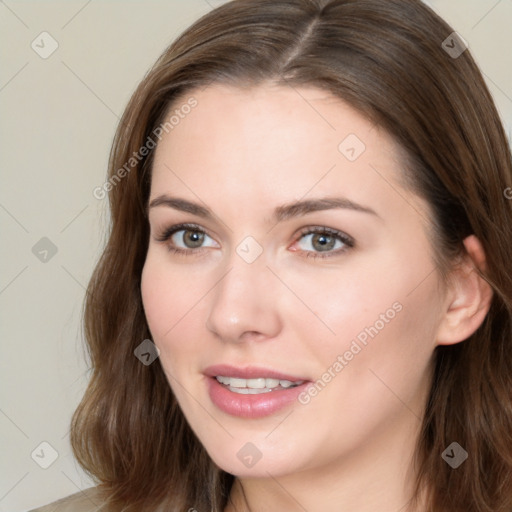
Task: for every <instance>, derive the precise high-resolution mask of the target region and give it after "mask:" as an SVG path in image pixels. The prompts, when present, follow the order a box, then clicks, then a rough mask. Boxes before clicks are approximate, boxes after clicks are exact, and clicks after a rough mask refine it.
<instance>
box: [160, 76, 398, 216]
mask: <svg viewBox="0 0 512 512" xmlns="http://www.w3.org/2000/svg"><path fill="white" fill-rule="evenodd" d="M191 98H193V101H194V103H195V106H194V107H193V108H191V109H190V108H183V106H184V105H186V104H188V103H190V100H191ZM180 109H182V110H180ZM172 115H174V116H175V118H176V119H175V121H176V120H177V119H178V117H179V121H178V122H177V123H175V124H174V123H173V125H172V129H170V130H169V131H168V132H166V133H164V134H163V137H162V139H161V141H160V142H159V143H158V145H157V148H156V154H155V159H154V163H153V179H152V193H151V195H152V196H153V197H154V196H155V195H157V194H160V193H174V194H180V195H182V196H187V197H189V198H191V197H193V196H194V195H195V196H197V197H196V199H197V198H198V197H199V198H202V199H204V200H205V201H206V202H208V203H209V204H210V203H211V202H212V201H213V202H217V204H218V205H219V206H220V205H221V203H222V201H224V202H225V201H230V202H231V203H234V204H244V206H245V207H246V206H247V203H249V202H251V201H255V202H259V203H261V202H262V201H265V202H268V201H272V202H275V203H276V204H279V203H282V202H286V201H289V200H291V199H298V198H302V197H304V196H305V195H307V194H314V195H315V196H319V195H329V194H332V193H334V192H335V193H343V195H346V196H349V197H350V198H351V199H353V200H355V201H358V200H360V201H363V202H364V201H366V202H367V199H368V198H369V197H371V198H372V201H373V203H374V204H376V205H377V207H378V204H379V202H380V203H382V204H381V207H384V206H385V203H386V202H387V201H389V200H396V191H394V192H393V191H392V188H391V189H390V183H393V184H394V186H399V185H398V183H399V179H400V174H401V172H403V170H402V169H401V166H402V162H401V159H400V152H399V150H398V147H397V145H396V144H395V142H394V141H393V139H392V138H391V137H390V136H389V135H388V134H386V133H385V132H384V131H383V130H381V129H379V127H377V126H376V125H374V124H373V123H372V122H371V121H369V120H368V119H365V118H364V117H363V116H362V115H361V114H359V113H358V112H357V111H355V110H354V109H353V108H351V107H350V106H349V105H347V104H346V103H345V102H343V101H342V100H341V99H339V98H337V97H335V96H333V95H331V94H329V93H328V92H326V91H323V90H321V89H317V88H300V89H298V88H292V87H288V86H276V85H265V86H258V87H252V88H235V87H229V86H224V85H213V86H210V87H208V88H206V89H204V90H194V91H191V92H190V93H187V94H184V95H182V96H181V97H180V99H178V100H176V101H175V102H174V103H173V105H172V107H171V108H170V109H169V111H168V113H167V116H166V119H168V118H169V116H172ZM390 192H392V193H391V194H390ZM210 206H216V205H211V204H210Z"/></svg>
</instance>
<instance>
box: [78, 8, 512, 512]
mask: <svg viewBox="0 0 512 512" xmlns="http://www.w3.org/2000/svg"><path fill="white" fill-rule="evenodd" d="M452 32H453V30H452V29H450V27H449V26H448V25H446V24H445V23H444V22H443V21H442V20H440V19H439V18H438V17H437V16H436V15H435V14H434V13H433V12H432V11H430V10H429V9H428V8H427V7H426V6H424V5H423V4H421V3H420V2H411V1H407V2H406V1H403V0H400V1H399V0H393V1H390V2H385V3H383V2H378V1H359V2H348V1H333V2H327V1H306V0H304V1H298V0H297V1H292V0H289V1H283V2H273V1H272V2H271V1H258V2H249V1H244V0H238V1H236V2H232V3H228V4H226V5H224V6H222V7H220V8H218V9H216V10H214V11H212V12H211V13H210V14H209V15H207V16H205V17H204V18H202V19H201V20H199V21H198V22H197V23H195V24H194V25H193V26H192V27H191V28H190V29H189V30H187V31H186V32H185V33H184V34H183V35H182V36H181V37H180V38H178V40H177V41H175V42H174V43H173V44H172V45H171V46H170V47H169V48H168V49H167V50H166V51H165V52H164V54H163V55H162V56H161V57H160V59H159V60H158V61H157V63H156V64H155V66H154V67H153V69H152V70H151V71H150V72H149V73H148V75H147V76H146V77H145V78H144V80H143V81H142V83H141V84H140V86H139V87H138V89H137V91H136V92H135V94H134V95H133V97H132V99H131V101H130V103H129V105H128V107H127V109H126V111H125V114H124V116H123V118H122V121H121V124H120V126H119V129H118V132H117V134H116V139H115V141H114V146H113V150H112V154H111V162H110V180H111V181H110V183H111V184H112V186H111V187H110V188H111V190H110V194H109V199H110V207H111V212H112V215H111V219H112V225H111V231H110V236H109V240H108V243H107V246H106V248H105V251H104V254H103V256H102V259H101V261H100V262H99V264H98V267H97V269H96V272H95V274H94V276H93V278H92V280H91V285H90V288H89V292H90V293H89V294H88V301H87V309H86V334H87V339H88V342H89V346H90V349H91V357H92V365H93V376H92V380H91V383H90V386H89V389H88V391H87V394H86V396H85V398H84V400H83V402H82V404H81V405H80V407H79V409H78V410H77V413H76V414H75V417H74V430H73V432H72V440H73V446H74V449H75V453H76V455H77V457H78V459H79V461H81V463H82V464H83V465H84V467H86V468H87V469H88V470H89V471H90V472H91V473H92V474H94V475H95V476H97V478H98V479H99V480H100V481H102V482H104V483H105V484H108V485H109V486H110V490H111V494H112V497H113V499H117V500H118V502H119V503H122V502H123V501H124V502H125V503H128V501H129V502H130V503H131V504H136V503H139V504H140V503H142V502H143V501H142V500H143V497H144V499H146V501H145V502H144V503H149V502H148V498H147V496H148V495H149V496H151V497H152V498H151V499H153V500H154V501H153V503H154V504H161V505H163V504H164V503H169V504H170V503H172V504H173V506H174V507H178V506H179V503H177V496H178V497H179V499H181V503H182V505H183V506H186V505H187V504H189V505H190V504H191V503H193V504H198V505H199V504H202V505H203V506H205V507H207V506H211V507H217V508H214V509H215V510H222V507H223V504H224V503H225V499H226V494H227V492H228V491H229V487H230V486H231V484H232V481H233V475H235V476H258V475H259V474H265V472H270V473H271V474H273V475H275V476H285V475H287V474H290V473H292V472H297V471H308V470H315V469H318V468H321V467H323V466H325V465H326V464H332V463H334V462H335V461H337V460H343V459H344V458H345V459H348V458H349V457H350V454H351V452H353V451H354V450H358V449H361V448H362V447H365V449H368V450H369V449H370V448H369V447H370V446H371V445H372V443H373V444H378V443H380V442H383V439H385V437H386V432H387V431H388V430H389V429H396V428H402V429H404V431H405V430H406V429H409V430H410V432H409V434H410V435H411V436H413V437H414V438H415V439H416V440H417V442H416V450H415V452H414V453H413V454H410V455H411V457H410V458H411V460H410V461H409V462H410V464H411V467H413V468H414V475H415V478H416V483H417V489H418V492H419V491H420V490H425V491H426V492H427V494H428V497H429V498H428V499H429V506H430V507H431V510H436V511H437V510H455V509H456V507H460V508H461V509H463V510H473V509H472V508H471V507H473V506H475V505H474V503H477V501H476V500H480V501H479V502H478V506H480V507H481V508H483V507H484V506H488V507H494V508H493V510H494V509H496V510H502V509H503V510H505V507H506V506H507V505H508V504H510V501H505V500H507V499H508V500H510V499H512V498H511V492H510V489H508V490H507V492H505V493H504V492H503V487H501V491H500V486H503V485H505V480H504V479H503V475H509V476H510V472H511V471H512V469H511V462H510V458H511V457H512V454H511V453H510V448H507V446H508V444H507V435H509V434H507V432H510V430H511V428H512V425H511V422H512V416H511V411H510V389H511V381H510V374H511V364H512V363H511V356H510V353H511V352H510V348H511V347H510V344H511V323H510V313H511V309H510V308H511V297H512V283H511V277H510V272H509V271H508V255H509V254H510V250H511V249H512V247H510V245H511V244H512V242H511V241H510V240H511V239H512V237H510V236H509V234H508V235H507V233H508V232H509V227H508V226H509V225H510V220H511V219H512V209H511V204H510V201H507V200H506V198H505V197H504V195H503V191H504V190H505V189H506V188H507V187H508V186H510V185H511V179H512V172H511V158H510V150H509V148H508V145H507V141H506V137H505V134H504V131H503V128H502V126H501V124H500V120H499V117H498V114H497V112H496V109H495V107H494V105H493V103H492V99H491V97H490V95H489V93H488V91H487V88H486V86H485V83H484V82H483V80H482V77H481V75H480V73H479V71H478V69H477V67H476V65H475V63H474V61H473V59H472V58H471V56H470V54H469V52H468V51H467V50H466V51H464V52H463V53H462V54H461V55H459V56H458V57H457V58H453V56H452V55H450V54H449V53H447V52H446V51H445V49H444V48H443V45H442V43H443V41H444V40H445V39H446V38H447V37H448V36H449V35H450V34H451V33H452ZM142 148H145V150H143V149H142ZM135 154H136V155H135ZM130 158H132V159H133V165H132V162H130ZM125 164H128V165H129V171H128V170H126V169H127V168H126V167H125ZM123 167H124V168H125V170H126V172H124V173H122V176H120V169H123ZM115 178H117V179H115ZM340 198H341V199H342V201H338V203H337V204H334V202H335V200H336V199H340ZM177 199H179V200H180V201H177ZM314 200H319V201H316V203H315V202H314ZM299 201H300V202H302V204H301V206H299V205H293V203H297V202H299ZM190 203H195V207H192V205H191V204H190ZM340 203H341V204H340ZM306 207H309V210H308V211H307V212H306ZM207 214H208V215H207ZM180 223H188V224H192V223H193V224H195V225H196V228H194V227H191V226H186V227H183V226H181V227H180V226H178V224H180ZM178 228H180V229H181V231H180V230H179V229H178ZM311 228H314V229H316V233H315V232H313V231H312V229H311ZM325 228H328V230H327V231H326V230H325ZM184 229H185V230H189V231H185V232H184V231H183V230H184ZM322 229H323V230H322ZM173 230H174V231H173ZM184 235H185V236H184ZM188 235H192V237H191V238H190V237H188ZM187 241H188V245H184V244H185V243H187ZM198 241H199V243H198ZM175 248H181V249H182V252H181V253H176V252H173V249H175ZM184 250H185V251H189V252H188V253H187V254H185V253H183V251H184ZM194 251H195V252H194ZM192 253H193V254H192ZM326 254H328V255H327V256H326ZM145 339H151V340H153V341H154V343H155V345H156V346H157V347H158V349H159V350H160V357H159V358H158V359H157V360H156V361H155V362H154V363H153V364H151V365H147V366H146V365H144V364H141V362H140V361H139V359H137V358H136V357H135V356H134V355H133V353H134V350H135V349H136V348H137V347H138V346H139V345H140V343H141V342H142V341H143V340H145ZM291 355H293V357H290V356H291ZM340 356H341V359H340ZM218 364H229V365H233V366H238V367H246V366H248V365H251V366H252V365H256V366H259V367H265V368H271V369H274V370H276V371H279V372H281V373H283V374H286V375H290V376H291V377H293V378H294V379H295V380H305V381H307V383H306V385H305V386H303V387H302V388H301V390H300V394H298V396H297V397H296V398H297V402H296V403H295V404H294V409H293V414H292V415H291V416H290V418H288V419H287V418H286V414H285V413H280V412H279V411H277V412H276V413H275V414H273V415H270V416H268V415H261V414H258V412H257V411H256V412H254V410H252V411H245V413H244V414H246V416H249V415H251V414H252V415H253V416H255V417H253V418H252V419H251V420H250V421H248V419H247V417H235V416H233V415H230V414H226V412H223V411H222V410H220V409H219V408H218V407H216V406H215V405H214V403H212V401H211V400H210V399H209V392H208V389H209V386H210V385H211V382H210V380H213V379H212V378H211V377H212V375H210V374H211V371H210V367H211V366H213V365H218ZM212 371H213V370H212ZM218 371H220V370H217V372H218ZM390 389H391V390H392V391H393V393H391V392H390ZM354 390H356V391H357V392H354ZM397 396H398V397H399V398H400V400H397ZM404 404H405V405H406V406H404ZM504 404H505V405H504ZM337 408H338V409H337ZM448 411H450V414H449V413H448ZM93 412H94V414H92V413H93ZM412 416H413V417H414V421H411V417H412ZM340 418H342V421H341V420H340ZM280 422H281V423H280ZM277 423H280V424H279V428H278V429H275V431H273V432H272V435H269V433H270V432H271V431H272V429H273V428H274V427H275V425H276V424H277ZM411 425H412V426H411ZM454 440H456V441H457V442H458V443H459V444H460V445H461V446H463V447H464V448H465V450H466V451H467V452H468V453H470V454H471V457H469V458H468V461H467V463H465V464H464V465H462V466H460V468H458V470H457V472H454V471H453V470H452V469H451V468H450V467H449V466H448V465H447V464H446V462H445V461H444V460H443V459H442V458H441V453H442V452H443V451H444V449H445V448H446V447H447V446H448V445H450V443H451V442H452V441H454ZM247 443H252V444H253V445H255V446H257V448H258V450H259V451H260V453H261V460H260V461H259V462H258V464H257V465H255V466H254V467H251V468H249V467H247V466H246V465H244V464H243V463H242V461H241V460H240V456H239V452H240V450H241V449H243V447H244V446H246V445H247ZM91 446H93V450H92V453H90V452H87V450H90V447H91ZM298 447H300V450H298V449H297V448H298ZM86 449H87V450H86ZM507 450H508V451H507ZM86 452H87V454H86ZM483 468H485V475H486V476H487V477H488V481H487V482H485V484H484V482H483V474H482V470H483ZM155 475H161V478H158V477H157V478H155ZM169 481H171V488H172V493H171V494H172V501H168V502H166V500H170V495H169V492H170V491H169V489H170V487H169ZM205 481H206V482H208V491H209V492H208V493H207V494H208V496H207V497H205V496H204V495H201V492H202V491H201V492H200V490H201V488H202V487H204V482H205ZM509 481H510V478H509V479H508V480H507V482H509ZM199 482H201V484H199ZM480 485H485V490H486V492H487V496H485V497H484V493H483V491H482V489H481V488H480V487H479V486H480ZM508 485H510V484H508ZM447 488H449V489H450V492H449V493H446V489H447ZM178 491H179V492H178ZM138 500H139V501H138ZM201 500H202V501H201ZM500 500H501V501H500ZM134 506H135V505H134ZM498 507H502V508H498ZM176 510H178V508H176ZM474 510H478V508H474Z"/></svg>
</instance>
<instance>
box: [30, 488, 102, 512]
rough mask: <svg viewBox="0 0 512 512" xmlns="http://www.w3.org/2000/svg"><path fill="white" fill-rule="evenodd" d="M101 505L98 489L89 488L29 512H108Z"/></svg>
mask: <svg viewBox="0 0 512 512" xmlns="http://www.w3.org/2000/svg"><path fill="white" fill-rule="evenodd" d="M103 504H104V499H103V497H102V495H101V493H100V491H99V489H98V488H97V487H91V488H89V489H85V490H84V491H80V492H77V493H76V494H72V495H70V496H67V497H65V498H62V499H60V500H58V501H54V502H53V503H50V504H48V505H45V506H44V507H40V508H35V509H33V510H30V511H29V512H100V511H101V512H108V511H107V510H106V509H105V508H104V507H103Z"/></svg>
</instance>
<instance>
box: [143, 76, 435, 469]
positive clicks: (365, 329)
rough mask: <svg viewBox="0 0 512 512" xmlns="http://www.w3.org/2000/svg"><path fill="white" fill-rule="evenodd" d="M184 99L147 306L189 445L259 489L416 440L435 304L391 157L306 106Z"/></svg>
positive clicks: (155, 200) (423, 235)
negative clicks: (394, 441) (186, 108)
mask: <svg viewBox="0 0 512 512" xmlns="http://www.w3.org/2000/svg"><path fill="white" fill-rule="evenodd" d="M190 96H193V97H194V98H195V99H196V101H197V105H196V106H195V108H194V109H192V110H190V112H189V113H188V114H187V115H186V116H183V118H182V119H180V121H179V124H176V125H175V126H174V127H173V129H172V130H169V131H168V133H166V134H165V135H164V136H163V138H162V139H161V141H160V143H159V144H158V147H157V148H156V153H155V160H154V166H153V172H152V185H151V192H150V200H149V203H150V206H149V222H150V227H151V236H150V242H149V247H148V252H147V259H146V262H145V266H144V270H143V274H142V296H143V303H144V309H145V313H146V317H147V321H148V324H149V327H150V330H151V334H152V336H153V341H154V343H155V344H156V345H157V347H158V348H159V349H160V358H159V363H160V364H161V365H162V367H163V369H164V371H165V373H166V376H167V379H168V381H169V385H170V386H171V388H172V390H173V392H174V394H175V396H176V398H177V400H178V402H179V405H180V406H181V409H182V411H183V413H184V415H185V416H186V418H187V420H188V422H189V424H190V426H191V428H192V429H193V430H194V432H195V433H196V435H197V436H198V438H199V440H200V441H201V442H202V444H203V445H204V447H205V448H206V450H207V451H208V453H209V454H210V456H211V457H212V459H213V460H214V461H215V462H216V463H217V464H218V465H219V466H220V467H221V468H223V469H224V470H226V471H228V472H230V473H232V474H235V475H241V476H243V475H245V476H253V477H258V476H267V475H268V473H270V474H272V475H274V476H279V475H286V474H290V473H294V472H299V471H306V470H310V469H315V470H317V471H320V470H321V469H322V468H326V467H328V466H331V467H332V465H333V464H337V463H342V462H343V461H347V460H349V459H350V457H351V454H353V453H355V450H358V451H359V452H358V453H363V452H365V453H368V454H371V453H374V452H375V451H376V450H378V447H379V446H383V445H384V444H385V443H386V442H389V439H390V437H391V436H393V435H394V436H396V435H397V434H398V435H400V436H411V435H414V434H415V433H416V432H417V428H418V427H419V425H420V422H419V420H418V417H419V416H420V415H421V413H422V410H423V407H424V401H425V399H426V393H427V392H428V389H429V385H430V369H431V361H432V353H433V350H434V348H435V344H436V343H435V339H436V329H437V328H438V325H439V322H440V315H441V310H440V306H439V304H440V303H441V297H440V291H439V290H440V287H439V278H438V275H437V273H436V272H434V271H433V270H434V268H435V267H434V263H433V250H432V247H431V244H430V243H429V240H428V238H427V230H428V225H429V221H428V218H429V208H428V205H426V203H425V202H424V201H423V200H422V199H420V198H419V197H417V196H415V195H413V194H412V193H411V192H409V191H407V190H405V189H404V188H402V186H401V185H400V173H402V172H406V171H405V170H404V169H403V168H402V166H401V160H400V157H399V151H398V149H397V148H396V146H395V145H394V143H393V141H392V140H391V139H390V137H389V136H387V135H386V134H385V133H383V132H382V131H381V130H379V129H378V128H377V127H376V126H374V125H373V124H372V123H370V122H369V121H367V120H366V119H365V118H363V117H362V116H361V115H359V114H358V113H357V112H355V111H354V110H353V109H351V108H350V107H349V106H347V105H346V104H345V103H343V102H342V101H340V100H339V99H337V98H335V97H333V96H330V95H329V94H327V93H326V92H324V91H321V90H318V89H314V88H310V89H307V88H303V89H297V90H295V89H292V88H285V87H278V86H274V85H265V86H259V87H257V88H253V89H236V88H228V87H224V86H220V85H215V86H211V87H209V88H208V89H205V90H203V91H194V93H191V94H190ZM183 103H186V98H185V100H183ZM175 108H177V107H176V105H175V106H173V109H175ZM178 108H179V106H178ZM155 364H158V363H155ZM216 377H218V379H217V378H216ZM219 380H220V381H221V382H219Z"/></svg>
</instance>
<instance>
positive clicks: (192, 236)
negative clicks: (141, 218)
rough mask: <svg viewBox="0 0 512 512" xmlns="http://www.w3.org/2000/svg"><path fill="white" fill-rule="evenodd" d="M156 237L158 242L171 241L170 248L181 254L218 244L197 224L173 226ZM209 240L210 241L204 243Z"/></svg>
mask: <svg viewBox="0 0 512 512" xmlns="http://www.w3.org/2000/svg"><path fill="white" fill-rule="evenodd" d="M155 238H156V240H157V241H158V242H170V243H169V244H168V245H169V250H170V251H171V252H175V253H181V254H184V253H192V252H199V250H200V249H203V248H206V247H216V246H217V243H216V242H215V241H214V240H213V239H212V238H211V237H210V236H208V235H207V234H206V233H205V231H203V230H202V229H201V228H200V227H199V226H197V225H195V224H177V225H175V226H171V227H169V228H167V229H166V230H165V231H164V232H163V233H161V234H160V235H159V236H157V237H155ZM208 240H210V243H209V244H208V245H203V244H205V242H208Z"/></svg>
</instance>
